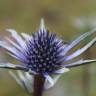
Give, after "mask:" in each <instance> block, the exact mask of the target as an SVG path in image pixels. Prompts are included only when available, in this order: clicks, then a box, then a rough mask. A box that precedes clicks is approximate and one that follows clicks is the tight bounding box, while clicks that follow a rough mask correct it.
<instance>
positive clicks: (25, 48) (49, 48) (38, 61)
mask: <svg viewBox="0 0 96 96" xmlns="http://www.w3.org/2000/svg"><path fill="white" fill-rule="evenodd" d="M7 31H8V32H10V33H11V35H12V37H13V39H14V40H15V41H16V42H15V41H12V40H10V39H9V38H7V41H0V46H1V47H2V48H3V49H5V50H6V51H7V53H8V54H9V55H11V56H12V57H14V58H15V59H16V60H18V61H20V62H21V64H12V63H6V64H5V63H2V64H0V67H1V68H7V69H15V70H22V71H25V72H28V73H30V74H31V75H42V76H44V77H45V78H46V82H47V81H48V82H47V83H45V85H44V86H45V88H46V89H48V88H50V87H52V86H53V85H54V84H55V83H56V81H57V80H58V78H59V77H60V76H61V74H63V73H64V72H67V71H69V68H71V67H75V66H80V65H84V64H88V63H92V62H96V59H95V60H83V59H81V60H78V61H75V62H72V63H70V64H68V61H70V60H72V59H74V58H75V57H77V56H79V55H81V54H82V53H83V52H84V51H86V50H87V49H89V48H90V47H91V46H92V45H93V44H96V37H95V38H94V39H93V40H92V41H90V42H89V43H88V44H87V45H85V46H84V47H83V48H80V49H78V50H76V51H75V52H73V53H71V54H69V55H68V54H67V53H68V52H69V51H70V50H71V49H72V48H74V47H75V46H76V45H78V44H79V43H80V42H81V41H82V40H83V39H85V38H86V37H87V36H90V35H91V34H93V33H95V32H96V30H92V31H90V32H87V33H85V34H83V35H81V36H80V37H79V38H77V39H76V40H74V41H73V42H71V43H67V42H66V41H64V40H61V39H59V38H58V37H57V36H56V34H55V33H49V31H48V30H47V29H46V28H45V26H44V20H43V19H42V20H41V25H40V29H39V31H38V32H35V33H34V34H33V35H32V36H30V35H28V34H26V33H21V35H22V37H21V36H20V35H19V34H18V33H17V32H16V31H15V30H13V29H7ZM54 74H55V75H56V76H55V77H54V78H52V75H54ZM26 76H27V75H26ZM48 83H49V84H48ZM46 85H47V87H46Z"/></svg>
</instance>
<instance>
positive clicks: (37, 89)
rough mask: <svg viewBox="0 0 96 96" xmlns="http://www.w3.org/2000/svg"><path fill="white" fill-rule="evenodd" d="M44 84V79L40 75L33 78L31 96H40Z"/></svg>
mask: <svg viewBox="0 0 96 96" xmlns="http://www.w3.org/2000/svg"><path fill="white" fill-rule="evenodd" d="M44 82H45V77H43V76H42V75H35V76H34V89H33V96H42V93H43V87H44Z"/></svg>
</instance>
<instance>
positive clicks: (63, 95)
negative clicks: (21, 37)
mask: <svg viewBox="0 0 96 96" xmlns="http://www.w3.org/2000/svg"><path fill="white" fill-rule="evenodd" d="M83 16H84V18H85V19H86V18H89V17H90V18H93V17H95V16H96V0H0V35H3V34H5V32H4V30H5V29H6V28H13V29H16V30H17V31H18V32H28V33H29V34H31V33H32V32H34V31H38V28H39V23H40V18H42V17H43V18H44V19H45V22H46V26H47V28H48V29H49V30H51V31H52V32H56V33H57V35H58V36H59V37H61V38H62V39H65V40H67V41H69V42H70V41H71V40H73V39H75V38H76V37H78V36H79V35H81V34H82V33H83V32H85V31H89V29H91V28H93V27H90V26H91V25H90V26H89V25H88V26H87V24H88V22H85V23H82V22H81V21H82V20H80V22H81V23H80V24H83V25H84V27H83V28H81V27H80V28H77V27H76V26H75V25H74V22H75V19H77V18H80V17H83ZM85 19H84V20H85ZM84 20H83V21H84ZM93 21H94V20H93ZM93 23H94V22H93ZM93 23H91V24H93ZM94 24H95V23H94ZM78 26H80V25H78ZM2 30H3V31H2ZM84 43H86V42H84ZM84 43H83V44H84ZM80 46H82V45H80ZM80 46H79V47H80ZM95 51H96V47H95V48H94V47H93V48H91V50H90V53H91V56H90V54H89V55H88V56H89V57H90V58H96V52H95ZM0 57H1V56H0ZM81 57H82V56H81ZM83 57H87V56H85V54H84V56H83ZM10 61H11V60H10ZM85 67H88V70H87V71H86V72H88V74H89V75H88V76H89V77H88V78H90V81H89V80H86V82H87V81H88V82H87V84H88V86H84V85H83V84H84V83H83V82H84V79H83V78H84V76H83V74H84V72H85V71H84V69H85ZM95 67H96V66H95V64H93V65H90V66H82V67H78V68H73V69H72V70H71V71H70V72H69V73H66V74H64V75H63V77H62V79H61V80H59V81H58V83H57V84H56V85H55V86H54V88H53V89H52V90H49V91H46V92H45V95H46V96H47V95H48V96H51V95H52V96H84V92H86V91H85V90H84V88H85V89H86V88H88V90H89V91H88V94H89V96H96V91H95V89H96V77H95V74H96V68H95ZM85 79H86V78H85ZM61 86H62V87H61ZM83 87H84V88H83ZM13 95H14V96H27V94H26V92H24V90H23V89H21V88H20V86H18V85H17V84H16V82H15V81H14V80H13V79H12V78H11V77H10V76H9V74H8V71H7V70H0V96H13Z"/></svg>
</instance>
